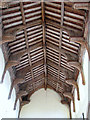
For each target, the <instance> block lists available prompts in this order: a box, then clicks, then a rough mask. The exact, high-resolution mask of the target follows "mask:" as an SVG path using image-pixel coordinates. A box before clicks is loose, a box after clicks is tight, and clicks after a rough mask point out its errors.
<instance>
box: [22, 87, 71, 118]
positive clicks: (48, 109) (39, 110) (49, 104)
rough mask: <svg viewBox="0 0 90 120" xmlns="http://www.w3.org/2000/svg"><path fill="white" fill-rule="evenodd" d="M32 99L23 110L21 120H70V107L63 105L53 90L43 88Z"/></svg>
mask: <svg viewBox="0 0 90 120" xmlns="http://www.w3.org/2000/svg"><path fill="white" fill-rule="evenodd" d="M30 99H31V102H30V103H29V104H27V105H25V106H24V107H23V108H22V109H21V112H20V118H69V109H68V106H66V105H63V104H61V103H60V100H61V98H60V96H59V95H58V94H57V93H56V92H55V91H53V90H51V89H47V90H46V91H45V90H44V88H42V89H40V90H38V91H36V92H35V93H34V94H33V95H32V96H31V98H30Z"/></svg>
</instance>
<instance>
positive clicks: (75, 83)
mask: <svg viewBox="0 0 90 120" xmlns="http://www.w3.org/2000/svg"><path fill="white" fill-rule="evenodd" d="M66 83H67V84H69V85H72V86H73V87H74V88H76V90H77V98H78V100H80V95H79V87H78V84H77V82H76V81H75V80H69V79H67V80H66Z"/></svg>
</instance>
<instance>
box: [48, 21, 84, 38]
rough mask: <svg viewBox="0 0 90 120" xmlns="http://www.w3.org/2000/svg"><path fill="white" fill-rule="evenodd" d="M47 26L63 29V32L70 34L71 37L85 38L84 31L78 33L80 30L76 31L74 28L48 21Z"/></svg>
mask: <svg viewBox="0 0 90 120" xmlns="http://www.w3.org/2000/svg"><path fill="white" fill-rule="evenodd" d="M46 24H47V25H51V26H53V27H56V28H58V29H62V30H63V31H66V32H67V33H68V34H69V36H75V37H77V36H79V37H82V36H83V32H82V31H78V30H75V29H73V28H68V27H66V26H61V25H60V24H59V23H57V22H54V21H52V20H46Z"/></svg>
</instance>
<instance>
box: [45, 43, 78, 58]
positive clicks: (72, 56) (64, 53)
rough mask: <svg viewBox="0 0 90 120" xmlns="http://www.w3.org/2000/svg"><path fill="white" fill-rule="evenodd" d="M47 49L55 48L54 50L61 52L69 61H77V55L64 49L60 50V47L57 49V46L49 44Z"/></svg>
mask: <svg viewBox="0 0 90 120" xmlns="http://www.w3.org/2000/svg"><path fill="white" fill-rule="evenodd" d="M47 47H50V48H53V49H54V50H56V51H58V52H60V53H61V54H62V55H64V56H65V57H66V58H67V60H72V59H74V60H77V55H76V54H74V53H71V52H69V51H66V50H64V49H61V48H59V47H57V46H55V45H53V44H51V43H49V44H48V45H47Z"/></svg>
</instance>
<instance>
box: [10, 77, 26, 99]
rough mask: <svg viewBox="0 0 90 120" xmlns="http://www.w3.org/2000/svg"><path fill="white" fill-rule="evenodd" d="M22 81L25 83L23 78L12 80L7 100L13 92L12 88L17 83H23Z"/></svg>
mask: <svg viewBox="0 0 90 120" xmlns="http://www.w3.org/2000/svg"><path fill="white" fill-rule="evenodd" d="M24 81H25V80H24V78H16V79H14V80H13V82H12V84H11V88H10V92H9V96H8V99H10V98H11V93H12V90H13V88H14V86H16V85H17V84H19V83H23V82H24Z"/></svg>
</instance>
